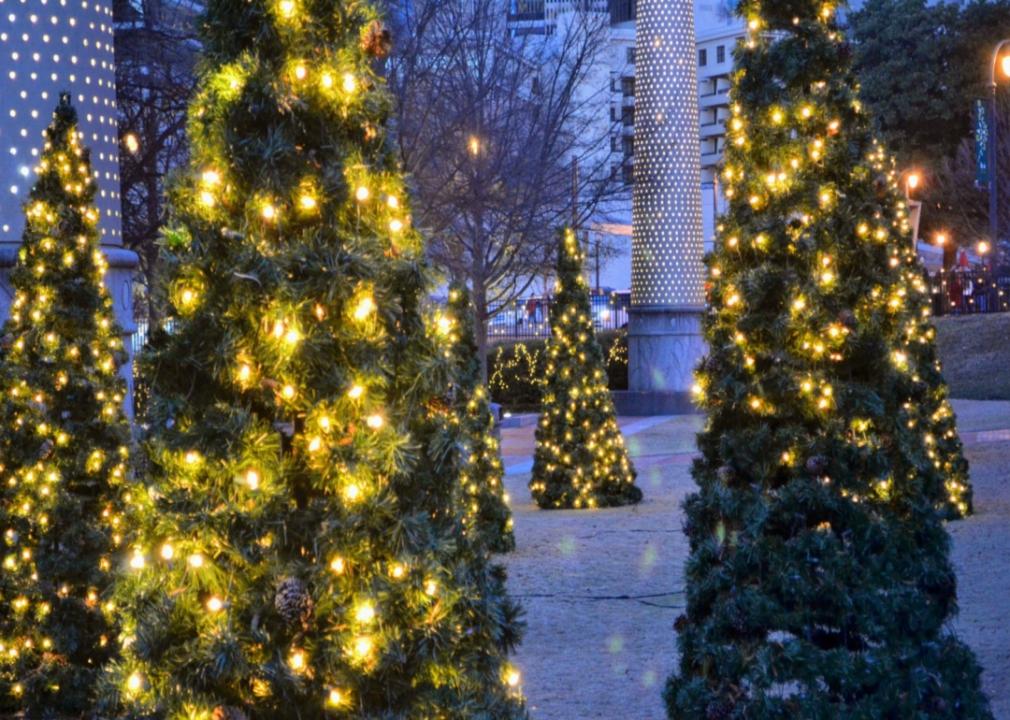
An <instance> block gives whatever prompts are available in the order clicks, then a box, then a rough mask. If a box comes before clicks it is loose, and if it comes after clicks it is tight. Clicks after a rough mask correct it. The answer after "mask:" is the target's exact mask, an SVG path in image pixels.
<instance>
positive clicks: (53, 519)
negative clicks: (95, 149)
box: [0, 95, 130, 718]
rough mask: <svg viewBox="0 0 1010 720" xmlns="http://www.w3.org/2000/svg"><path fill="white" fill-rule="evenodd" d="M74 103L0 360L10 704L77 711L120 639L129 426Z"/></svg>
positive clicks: (23, 253) (41, 188)
mask: <svg viewBox="0 0 1010 720" xmlns="http://www.w3.org/2000/svg"><path fill="white" fill-rule="evenodd" d="M78 134H79V133H78V129H77V113H76V111H75V110H74V108H73V106H72V105H71V104H70V99H69V97H68V96H66V95H64V96H61V98H60V103H59V106H58V107H57V108H56V112H55V114H54V116H53V120H52V123H51V124H50V125H49V127H48V129H47V130H46V133H45V146H44V148H43V151H42V154H41V156H40V160H39V164H38V168H37V173H38V180H37V182H36V183H35V186H34V187H33V188H32V190H31V193H30V195H29V197H28V201H27V203H26V204H25V214H26V225H25V231H24V244H23V246H22V247H21V248H20V250H19V253H18V259H17V263H16V264H15V267H14V269H13V271H12V273H11V285H12V288H13V291H14V297H13V302H12V308H11V316H10V319H9V320H8V321H7V324H6V325H5V327H4V330H3V354H4V357H3V368H2V373H0V389H2V390H0V391H2V400H0V423H2V425H3V428H4V430H3V433H0V473H2V477H3V485H2V490H0V495H2V501H0V527H2V528H3V571H2V572H0V712H5V713H14V712H24V713H26V716H27V717H29V718H38V717H53V716H59V715H63V716H71V715H73V716H75V717H76V716H80V715H81V714H83V713H85V712H88V711H89V710H90V708H91V707H92V705H93V702H94V687H95V683H96V678H97V674H98V672H99V670H100V668H101V666H102V664H103V663H105V662H107V661H108V660H109V659H110V658H111V657H112V656H113V655H114V652H115V649H116V647H117V644H116V630H115V622H114V608H113V607H112V606H111V605H109V604H107V601H108V597H107V594H108V591H109V589H110V586H111V582H112V572H113V566H114V565H115V563H116V562H118V557H119V555H120V549H121V548H120V546H121V543H122V537H121V533H122V532H123V530H124V528H123V527H122V520H123V518H122V514H121V511H122V505H121V502H120V497H121V495H122V491H123V483H124V481H125V480H126V479H127V463H128V445H129V443H130V431H129V425H128V422H127V419H126V418H125V415H124V411H123V399H124V393H125V385H124V383H123V381H122V379H121V378H120V377H119V375H118V370H119V366H120V364H122V363H123V362H124V361H125V360H126V355H125V353H124V347H123V338H122V336H121V333H120V330H119V328H118V327H117V325H116V323H115V321H114V314H113V308H112V301H111V299H110V298H109V296H108V294H107V293H106V291H105V288H104V286H103V284H102V278H103V275H104V273H105V259H104V257H103V255H102V252H101V250H100V249H99V231H98V219H99V214H98V210H97V209H96V208H95V207H94V204H93V200H94V195H95V187H94V184H93V177H92V172H91V165H90V162H89V154H88V151H87V150H86V149H85V148H84V147H82V146H81V144H80V141H79V140H78Z"/></svg>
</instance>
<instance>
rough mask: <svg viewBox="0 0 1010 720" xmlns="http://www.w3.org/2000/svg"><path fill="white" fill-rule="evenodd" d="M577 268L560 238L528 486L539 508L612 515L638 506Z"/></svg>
mask: <svg viewBox="0 0 1010 720" xmlns="http://www.w3.org/2000/svg"><path fill="white" fill-rule="evenodd" d="M582 263H583V252H582V249H581V248H580V247H579V242H578V240H577V239H576V237H575V233H574V232H573V231H572V230H570V229H568V230H565V231H564V232H563V233H562V237H561V242H560V244H559V248H558V268H557V273H558V277H557V296H556V297H555V299H554V305H553V307H552V309H551V339H550V341H549V343H548V349H547V368H546V372H545V377H544V387H543V400H542V405H541V411H540V422H539V424H538V425H537V432H536V437H537V447H536V454H535V455H534V460H533V477H532V479H531V480H530V490H531V491H532V493H533V499H534V500H536V503H537V505H539V506H540V507H542V508H593V507H610V506H615V505H630V504H633V503H637V502H638V501H639V500H641V499H642V491H641V490H639V489H638V487H637V486H636V485H635V469H634V467H633V466H632V464H631V460H630V458H629V457H628V451H627V449H626V448H625V446H624V437H623V436H622V435H621V429H620V428H619V427H618V425H617V413H616V411H615V410H614V401H613V399H612V398H611V397H610V390H609V389H608V388H607V372H606V362H605V360H604V357H603V351H602V350H601V349H600V345H599V343H598V342H597V341H596V334H595V332H594V330H593V317H592V310H591V308H590V304H589V288H588V287H587V286H586V280H585V278H584V277H583V276H582Z"/></svg>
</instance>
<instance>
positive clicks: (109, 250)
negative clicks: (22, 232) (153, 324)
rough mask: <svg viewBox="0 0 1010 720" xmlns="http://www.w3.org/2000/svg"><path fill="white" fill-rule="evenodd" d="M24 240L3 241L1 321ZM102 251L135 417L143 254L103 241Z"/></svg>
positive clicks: (129, 403)
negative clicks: (137, 296)
mask: <svg viewBox="0 0 1010 720" xmlns="http://www.w3.org/2000/svg"><path fill="white" fill-rule="evenodd" d="M20 247H21V245H20V243H0V323H2V322H5V321H6V320H7V315H8V314H9V313H10V308H11V301H12V300H13V298H14V290H13V288H11V284H10V271H11V268H13V267H14V263H15V262H17V257H18V250H19V249H20ZM102 252H104V253H105V259H106V260H108V262H109V269H108V272H106V274H105V287H106V289H107V290H108V292H109V296H110V297H111V298H112V304H113V307H114V308H115V312H116V321H117V322H118V323H119V327H120V328H121V329H122V331H123V345H124V347H125V349H126V352H127V354H128V356H129V360H128V362H127V363H126V364H125V365H123V367H121V368H120V370H119V372H120V375H122V377H123V380H124V381H125V382H126V393H127V394H126V400H125V402H124V405H125V409H126V414H127V416H128V417H129V418H130V419H131V420H132V419H133V334H134V333H135V332H136V331H137V323H136V321H135V320H134V319H133V274H134V272H135V271H136V269H137V266H138V265H139V262H140V260H139V258H138V257H137V254H136V253H135V252H133V251H132V250H126V249H124V248H121V247H119V246H117V245H103V246H102Z"/></svg>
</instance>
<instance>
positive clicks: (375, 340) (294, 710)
mask: <svg viewBox="0 0 1010 720" xmlns="http://www.w3.org/2000/svg"><path fill="white" fill-rule="evenodd" d="M202 28H203V37H202V42H203V48H204V52H205V61H204V65H203V70H202V72H201V77H200V80H199V84H198V87H197V91H196V95H195V97H194V100H193V104H192V109H191V115H190V117H191V122H190V130H189V132H190V139H191V146H192V150H191V163H190V167H189V170H188V171H187V172H186V173H184V175H183V176H182V177H181V178H180V180H179V182H178V183H177V185H176V186H175V187H174V189H173V191H172V203H173V207H174V211H175V213H176V216H175V221H176V223H177V227H178V229H176V230H172V231H170V232H169V233H168V234H167V238H166V243H167V246H168V250H169V252H170V253H171V259H172V262H173V268H172V272H171V274H172V279H171V282H170V291H169V297H170V299H171V303H172V315H173V317H174V324H173V326H172V329H171V332H169V333H161V334H159V335H158V336H156V337H155V338H154V339H153V341H152V342H153V346H154V347H153V351H152V353H151V354H150V356H149V357H148V359H147V361H146V368H147V369H146V372H147V373H148V376H149V377H150V378H151V382H152V399H151V402H150V410H149V412H148V418H147V419H148V422H149V426H150V428H151V434H150V437H149V438H148V445H149V454H150V458H151V459H150V463H151V468H150V477H149V482H150V485H149V487H148V488H146V491H140V490H138V491H136V492H135V496H136V497H135V500H134V502H133V504H132V506H131V512H133V513H134V516H135V517H136V525H137V527H138V537H137V539H136V540H135V542H134V544H133V545H132V547H131V549H130V552H129V554H130V559H129V562H128V565H129V567H128V568H127V572H126V573H125V574H124V577H123V578H122V580H121V581H120V583H119V584H118V598H119V602H120V606H121V608H122V611H123V626H124V629H123V646H124V657H123V660H122V661H121V662H120V663H119V664H118V665H116V666H115V667H114V668H113V670H112V671H111V672H110V673H109V676H108V677H107V684H106V686H105V688H104V693H103V694H104V695H105V696H106V698H107V704H108V705H116V704H119V703H121V704H123V705H125V708H126V709H125V711H124V712H125V714H126V715H127V716H129V717H148V716H149V715H153V716H156V717H165V718H187V719H192V720H195V719H197V718H199V719H201V720H204V719H206V720H210V719H211V718H213V719H214V720H242V719H244V718H248V719H250V720H256V719H258V720H276V719H287V718H290V719H295V718H298V719H300V720H311V719H313V718H324V717H347V718H350V717H354V718H379V717H383V718H394V717H396V718H436V717H439V718H458V719H460V720H462V718H488V719H489V720H490V719H494V720H499V719H501V720H511V719H512V718H522V717H525V710H524V707H523V702H522V698H521V696H520V694H519V690H518V682H519V676H518V673H517V672H516V670H515V669H514V668H512V667H511V666H510V665H509V664H508V663H507V662H506V660H505V655H506V652H507V650H508V649H510V647H511V646H512V645H514V644H515V642H516V641H517V623H516V616H517V614H518V609H517V607H516V606H515V605H513V604H512V603H511V602H510V601H509V600H508V598H507V597H506V596H505V591H504V583H503V578H502V577H501V573H500V571H499V570H498V569H497V568H496V567H494V566H492V565H490V564H489V563H488V562H487V558H486V556H485V555H484V554H483V553H481V552H478V551H477V549H476V548H475V546H474V544H472V543H468V542H466V541H465V540H464V539H463V535H462V526H461V522H460V518H459V515H458V513H457V512H456V511H455V507H456V506H455V498H456V492H457V488H458V485H459V478H458V474H457V473H456V464H455V460H454V457H453V453H452V452H446V451H445V448H446V447H452V446H453V444H454V442H455V438H453V437H451V436H446V433H445V430H444V428H445V425H444V423H443V422H442V421H441V413H442V407H443V406H444V401H443V399H444V398H445V397H446V396H447V394H448V392H449V390H448V381H447V380H446V378H447V377H448V376H449V368H448V360H447V357H446V348H445V345H446V343H447V342H448V338H447V337H446V333H445V332H444V329H443V328H439V327H438V326H437V325H433V324H429V323H426V322H425V321H424V316H423V314H422V302H423V298H424V294H425V291H426V282H427V273H426V269H425V266H424V263H423V254H424V253H423V250H424V248H423V244H422V242H421V238H420V236H419V235H418V234H417V233H416V232H414V231H413V230H412V229H411V224H410V213H409V210H408V208H407V206H406V202H405V191H404V187H403V183H402V179H401V177H400V175H399V173H398V172H397V170H396V168H395V165H394V163H393V162H392V158H391V156H390V154H389V153H388V151H387V150H386V145H385V142H384V129H383V120H384V117H385V113H386V109H387V106H388V100H387V95H386V92H385V90H384V89H383V87H382V83H381V81H380V80H379V79H378V78H377V77H376V76H375V74H374V72H373V70H372V68H373V65H375V64H377V63H376V61H377V60H378V59H379V58H381V57H382V56H383V55H385V53H386V52H387V50H388V37H387V35H388V34H387V32H386V31H385V30H384V29H383V26H382V24H381V23H380V21H379V20H378V18H377V16H376V12H375V10H374V9H373V7H372V6H371V4H370V3H368V2H358V3H347V2H343V1H341V0H313V2H308V1H307V0H243V1H242V2H234V0H211V2H209V3H208V4H207V7H206V14H205V18H204V21H203V24H202ZM440 378H441V379H440ZM119 714H124V713H123V712H120V713H119Z"/></svg>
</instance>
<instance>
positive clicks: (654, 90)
mask: <svg viewBox="0 0 1010 720" xmlns="http://www.w3.org/2000/svg"><path fill="white" fill-rule="evenodd" d="M637 23H638V29H637V35H638V49H637V51H636V59H637V69H638V75H637V80H636V98H635V188H634V197H633V205H632V244H631V318H630V320H631V322H630V328H629V333H628V344H629V361H630V368H629V390H630V391H631V393H630V398H629V400H630V403H629V404H631V405H637V406H638V407H637V408H628V409H629V410H632V409H634V410H636V411H637V412H646V413H648V412H650V411H652V412H669V411H671V410H678V409H684V408H686V407H688V406H689V405H688V402H687V399H688V397H689V395H688V391H689V389H690V387H691V385H692V373H693V371H694V367H695V365H696V363H697V361H698V359H699V357H700V356H701V355H702V354H703V352H704V348H705V345H704V342H703V341H702V338H701V313H702V311H703V309H704V305H705V292H704V276H705V271H704V266H703V264H702V256H703V253H704V249H703V247H704V246H703V232H702V215H701V190H700V187H701V148H700V145H699V141H698V137H699V128H698V83H697V70H696V68H695V59H694V57H695V38H694V15H693V6H692V4H691V3H690V2H688V1H687V0H675V1H674V2H666V1H664V0H643V1H642V2H640V3H639V4H638V20H637Z"/></svg>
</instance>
